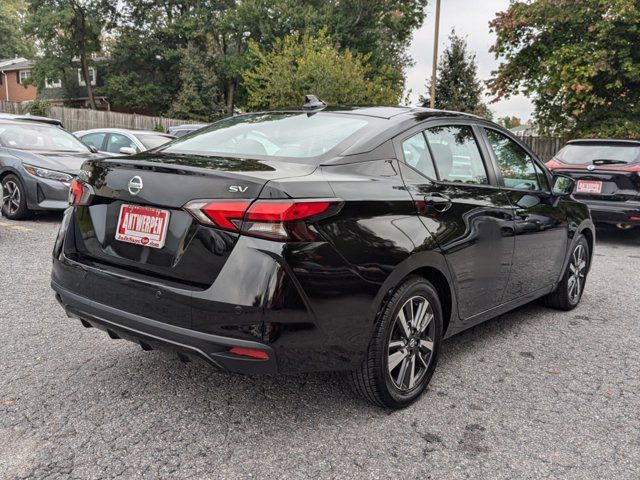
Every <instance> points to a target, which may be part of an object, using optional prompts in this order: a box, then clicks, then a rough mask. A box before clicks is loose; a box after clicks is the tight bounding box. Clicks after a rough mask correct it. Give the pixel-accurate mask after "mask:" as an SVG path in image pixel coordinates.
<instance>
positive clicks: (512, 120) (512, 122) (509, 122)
mask: <svg viewBox="0 0 640 480" xmlns="http://www.w3.org/2000/svg"><path fill="white" fill-rule="evenodd" d="M498 123H499V124H500V125H502V126H503V127H504V128H515V127H519V126H520V125H522V121H521V120H520V119H519V118H518V117H510V116H508V115H507V116H506V117H500V118H498Z"/></svg>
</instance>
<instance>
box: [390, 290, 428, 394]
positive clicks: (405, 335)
mask: <svg viewBox="0 0 640 480" xmlns="http://www.w3.org/2000/svg"><path fill="white" fill-rule="evenodd" d="M433 319H434V315H433V310H432V308H431V305H430V304H429V302H428V301H427V299H426V298H424V297H422V296H414V297H411V298H410V299H409V300H407V301H406V302H405V303H404V304H403V305H402V307H401V308H400V310H399V312H398V314H397V315H396V319H395V322H394V324H393V326H392V328H391V333H390V337H389V348H388V354H387V355H388V358H387V367H388V372H389V377H390V379H391V381H392V382H393V385H394V386H395V387H396V388H397V389H399V390H401V391H403V392H405V391H409V390H412V389H414V388H415V387H416V386H418V385H419V384H420V382H421V380H422V378H423V377H424V376H425V374H426V373H427V370H428V368H429V364H430V363H431V358H432V356H433V342H434V336H435V333H434V332H435V323H434V321H433Z"/></svg>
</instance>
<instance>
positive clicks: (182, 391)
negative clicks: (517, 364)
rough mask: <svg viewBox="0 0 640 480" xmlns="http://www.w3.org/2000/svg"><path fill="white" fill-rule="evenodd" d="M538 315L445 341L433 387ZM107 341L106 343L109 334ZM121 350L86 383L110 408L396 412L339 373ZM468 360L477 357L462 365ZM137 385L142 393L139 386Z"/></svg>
mask: <svg viewBox="0 0 640 480" xmlns="http://www.w3.org/2000/svg"><path fill="white" fill-rule="evenodd" d="M541 310H546V309H545V308H544V307H541V306H539V305H537V304H535V303H532V304H529V305H525V306H523V307H521V308H519V309H517V310H515V311H513V312H510V313H507V314H504V315H502V316H500V317H497V318H495V319H492V320H489V321H487V322H484V323H483V324H481V325H478V326H476V327H473V328H471V329H469V330H466V331H464V332H462V333H460V334H458V335H456V336H454V337H452V338H450V339H447V340H445V342H444V343H443V350H442V355H441V357H440V360H439V365H438V368H437V370H436V373H435V377H434V380H437V378H438V376H439V374H441V373H442V372H445V371H446V370H447V369H456V368H457V365H458V364H459V363H460V362H466V361H472V362H475V361H479V362H484V358H483V357H484V355H485V354H484V353H483V348H484V347H485V346H486V345H487V344H492V343H494V342H500V341H501V339H502V340H503V339H504V338H505V337H506V338H511V337H513V336H516V335H517V334H518V331H519V330H520V329H521V328H522V324H523V322H536V317H537V314H538V313H539V311H541ZM86 333H87V334H90V333H91V334H101V333H102V332H97V331H95V330H94V331H92V332H86ZM104 341H105V342H106V341H107V337H106V335H105V338H104ZM120 345H122V346H123V349H126V350H124V351H123V349H121V348H117V349H111V350H110V351H109V359H105V358H100V357H95V360H96V361H98V358H100V360H99V361H100V363H103V362H106V363H107V364H111V368H110V372H109V374H108V375H104V376H103V375H100V378H99V379H96V378H93V379H92V380H89V379H87V380H88V381H89V382H92V383H94V382H96V380H98V381H99V383H100V387H99V388H100V390H101V391H102V392H112V394H114V398H112V399H111V400H108V399H104V401H107V402H110V401H117V400H118V397H127V398H128V399H131V400H133V399H136V400H135V401H136V403H138V402H139V403H144V404H148V408H151V409H154V408H156V407H157V408H158V411H161V410H162V409H163V408H166V403H167V402H172V403H175V405H174V407H173V408H177V409H179V408H183V407H184V404H183V402H184V401H185V399H190V401H189V402H190V404H191V406H190V410H191V411H193V410H194V409H195V410H196V411H199V412H200V414H203V415H204V414H205V413H206V412H209V411H211V410H218V409H224V410H227V409H232V410H249V411H256V410H259V411H262V412H264V413H263V419H264V420H265V421H266V422H271V421H273V422H281V421H282V418H283V416H284V417H287V416H291V415H293V416H297V415H300V409H304V411H305V412H306V413H305V415H309V414H318V415H321V416H324V417H326V416H328V415H329V416H330V418H331V421H332V422H333V421H336V420H337V419H342V420H343V421H345V422H349V419H350V418H351V417H353V415H363V414H364V415H386V414H391V413H393V412H391V411H385V410H383V409H378V408H376V407H372V406H371V405H369V404H367V403H366V402H365V401H363V400H361V399H359V398H358V397H356V395H355V394H354V393H353V392H352V391H351V388H350V387H349V385H348V382H347V381H346V378H345V374H344V373H331V372H318V373H305V374H299V375H275V376H249V375H246V376H245V375H239V374H230V373H226V372H219V371H216V370H215V369H214V368H213V367H212V366H211V365H209V364H207V363H206V362H204V361H199V360H196V361H194V362H190V363H188V364H183V363H181V362H180V361H179V360H178V358H177V356H176V355H175V354H172V353H169V352H157V351H153V352H143V351H141V350H140V349H139V348H138V347H136V346H135V345H134V344H129V343H124V342H122V343H121V344H120ZM122 354H124V355H122ZM469 356H471V357H477V358H467V357H469ZM487 366H489V365H487ZM90 370H92V369H91V368H90ZM124 378H126V379H127V380H126V381H125V382H124V383H126V384H128V385H132V386H133V388H123V387H121V385H122V384H123V379H124ZM434 384H435V385H434ZM141 385H144V388H143V389H139V388H138V387H137V386H141ZM438 389H439V387H438V385H437V382H435V381H434V382H432V385H430V387H429V390H428V391H427V392H426V394H425V395H424V396H423V397H422V398H421V399H420V400H418V402H427V404H428V402H434V401H438V400H437V398H438V396H441V395H443V394H444V393H443V392H439V391H438ZM154 404H155V405H154ZM423 407H424V405H423ZM317 421H319V422H322V421H321V420H317Z"/></svg>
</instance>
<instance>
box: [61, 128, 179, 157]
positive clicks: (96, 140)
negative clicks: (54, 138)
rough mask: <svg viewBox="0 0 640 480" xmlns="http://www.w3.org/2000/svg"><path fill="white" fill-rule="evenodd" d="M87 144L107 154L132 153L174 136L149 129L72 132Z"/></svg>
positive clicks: (159, 143) (103, 129)
mask: <svg viewBox="0 0 640 480" xmlns="http://www.w3.org/2000/svg"><path fill="white" fill-rule="evenodd" d="M73 134H74V135H75V136H76V137H78V138H79V139H80V140H82V141H83V142H84V143H86V144H87V145H89V146H92V147H95V148H96V150H98V151H99V152H100V153H103V154H107V155H133V154H135V153H140V152H144V151H146V150H151V149H152V148H156V147H159V146H160V145H164V144H165V143H167V142H170V141H171V140H173V139H174V138H175V137H174V136H173V135H167V134H166V133H160V132H152V131H149V130H127V129H125V128H94V129H91V130H80V131H78V132H74V133H73Z"/></svg>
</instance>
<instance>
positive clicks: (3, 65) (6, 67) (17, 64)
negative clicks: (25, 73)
mask: <svg viewBox="0 0 640 480" xmlns="http://www.w3.org/2000/svg"><path fill="white" fill-rule="evenodd" d="M26 68H31V60H27V59H26V58H22V57H20V58H7V59H3V60H0V70H2V71H5V72H10V71H12V70H22V69H26Z"/></svg>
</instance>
